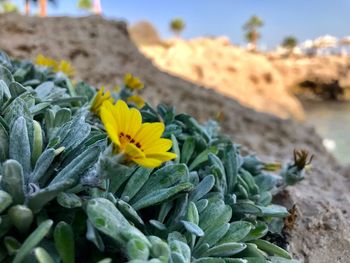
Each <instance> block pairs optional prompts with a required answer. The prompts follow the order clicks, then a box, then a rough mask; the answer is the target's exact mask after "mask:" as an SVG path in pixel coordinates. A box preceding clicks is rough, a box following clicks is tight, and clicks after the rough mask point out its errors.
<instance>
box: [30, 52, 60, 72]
mask: <svg viewBox="0 0 350 263" xmlns="http://www.w3.org/2000/svg"><path fill="white" fill-rule="evenodd" d="M35 64H37V65H39V66H44V67H48V68H52V69H53V70H54V71H56V70H57V66H58V63H57V62H56V60H54V59H52V58H49V57H45V56H44V55H42V54H39V55H37V57H36V59H35Z"/></svg>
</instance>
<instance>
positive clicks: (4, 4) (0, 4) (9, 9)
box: [0, 1, 19, 13]
mask: <svg viewBox="0 0 350 263" xmlns="http://www.w3.org/2000/svg"><path fill="white" fill-rule="evenodd" d="M0 11H1V12H4V13H13V12H15V13H17V12H18V11H19V10H18V7H17V6H16V5H15V4H14V3H11V2H9V1H0Z"/></svg>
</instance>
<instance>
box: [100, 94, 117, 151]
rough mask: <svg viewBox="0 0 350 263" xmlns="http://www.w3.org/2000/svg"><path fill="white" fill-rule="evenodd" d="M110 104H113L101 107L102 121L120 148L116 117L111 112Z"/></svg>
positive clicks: (104, 104) (107, 103)
mask: <svg viewBox="0 0 350 263" xmlns="http://www.w3.org/2000/svg"><path fill="white" fill-rule="evenodd" d="M109 104H112V103H110V102H109V101H107V102H105V103H103V105H102V107H101V120H102V123H103V125H104V126H105V128H106V131H107V133H108V135H109V137H110V138H111V139H112V141H113V142H114V143H115V144H117V145H118V146H120V141H119V132H118V125H117V122H116V119H115V117H114V116H113V113H112V112H111V110H110V107H109V106H108V105H109Z"/></svg>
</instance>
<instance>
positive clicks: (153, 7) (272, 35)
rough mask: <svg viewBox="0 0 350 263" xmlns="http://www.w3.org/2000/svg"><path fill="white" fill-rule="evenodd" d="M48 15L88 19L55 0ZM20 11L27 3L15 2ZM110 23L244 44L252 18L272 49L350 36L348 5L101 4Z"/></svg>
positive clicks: (261, 1)
mask: <svg viewBox="0 0 350 263" xmlns="http://www.w3.org/2000/svg"><path fill="white" fill-rule="evenodd" d="M57 1H58V6H57V7H56V8H54V7H50V8H49V10H48V13H49V15H84V14H86V13H84V12H83V11H80V10H78V9H77V7H76V3H77V0H57ZM13 2H14V3H17V4H19V5H20V6H22V3H23V2H24V0H14V1H13ZM101 2H102V7H103V9H104V13H105V16H106V17H109V18H122V19H124V20H126V21H128V22H129V23H135V22H137V21H139V20H148V21H150V22H152V23H153V24H154V25H155V26H156V27H157V28H158V30H159V32H160V34H161V36H162V37H169V36H170V35H171V33H170V32H169V29H168V24H169V21H170V20H171V19H172V18H174V17H181V18H183V19H184V20H185V21H186V25H187V26H186V29H185V31H184V33H183V37H185V38H193V37H197V36H202V35H210V36H215V35H227V36H229V37H230V39H231V40H232V42H233V43H235V44H242V43H244V38H243V31H242V25H243V24H244V22H245V21H246V20H247V19H248V18H249V17H250V16H252V15H254V14H255V15H258V16H260V17H261V18H262V19H263V20H264V21H265V25H264V27H263V28H262V30H261V33H262V39H261V41H260V42H261V44H262V45H264V46H265V45H266V46H268V47H270V48H271V47H273V46H275V45H277V44H279V43H280V42H281V41H282V39H283V38H284V37H285V36H287V35H294V36H296V37H297V38H298V40H299V41H300V42H302V41H304V40H306V39H309V38H316V37H318V36H320V35H325V34H331V35H334V36H336V37H344V36H347V35H350V0H101Z"/></svg>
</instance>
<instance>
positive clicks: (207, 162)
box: [0, 53, 304, 263]
mask: <svg viewBox="0 0 350 263" xmlns="http://www.w3.org/2000/svg"><path fill="white" fill-rule="evenodd" d="M94 95H95V90H94V89H93V88H92V87H91V86H89V85H87V84H85V83H78V84H76V85H72V83H71V81H70V80H69V78H68V77H67V76H65V75H64V74H61V73H54V72H53V71H52V70H50V69H48V68H43V67H37V66H35V65H33V64H32V63H31V62H28V61H11V60H10V59H8V57H7V56H6V55H5V54H4V53H0V163H1V166H0V175H1V179H0V240H1V242H0V262H14V263H19V262H39V263H44V262H45V263H51V262H63V263H69V262H100V263H102V262H135V263H136V262H155V263H157V262H174V263H177V262H180V263H186V262H207V263H211V262H213V263H216V262H218V263H221V262H223V263H224V262H227V263H244V262H246V263H247V262H248V263H260V262H262V263H263V262H276V263H277V262H283V263H287V262H296V261H294V260H291V259H290V256H289V254H288V253H287V252H286V251H285V250H283V249H282V248H280V247H278V246H277V245H275V244H272V243H270V242H269V241H267V240H264V236H265V235H266V234H267V233H268V232H278V231H279V230H280V229H281V227H282V226H283V217H285V216H287V215H288V212H287V210H286V209H285V208H284V207H282V206H278V205H273V204H271V201H272V195H273V193H275V192H276V191H277V189H278V188H280V187H283V186H284V185H285V184H286V183H294V182H296V181H298V180H300V179H302V172H303V168H304V167H302V166H301V163H303V162H301V161H300V160H299V159H300V158H299V157H300V156H299V157H298V156H296V159H298V158H299V159H298V160H296V161H298V165H297V164H295V163H290V164H289V165H287V166H286V167H285V168H284V169H283V170H282V172H281V175H277V174H272V173H270V172H267V171H266V170H264V169H267V167H269V165H266V164H264V163H263V162H261V161H260V160H258V159H257V158H256V157H254V156H245V157H243V156H241V155H240V152H239V146H238V145H236V144H234V143H232V141H231V140H230V139H229V138H227V137H225V136H223V135H221V134H220V133H218V127H217V125H216V124H215V123H214V122H208V123H206V124H204V125H200V124H198V122H197V121H196V120H195V119H194V118H192V117H191V116H189V115H185V114H179V115H177V114H176V113H175V111H174V109H173V108H169V107H166V106H164V105H160V106H158V108H157V109H156V110H155V109H153V108H152V107H150V106H149V105H147V104H146V105H145V106H144V107H143V108H142V110H141V113H142V117H143V120H144V121H147V122H153V121H163V122H164V123H165V125H166V130H165V132H164V135H163V136H164V137H166V138H170V139H171V140H172V141H173V151H174V152H175V153H176V154H177V158H176V159H175V160H174V161H170V162H167V163H165V164H163V166H161V167H160V168H156V169H146V168H143V167H140V166H138V165H135V164H131V165H124V164H121V163H120V162H119V160H118V156H117V155H114V154H113V149H112V147H111V146H108V138H107V135H106V133H105V131H104V128H103V126H102V125H101V122H100V120H99V118H97V117H96V116H94V115H93V114H92V113H91V112H90V110H89V109H90V104H89V103H90V101H92V100H93V97H94Z"/></svg>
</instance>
